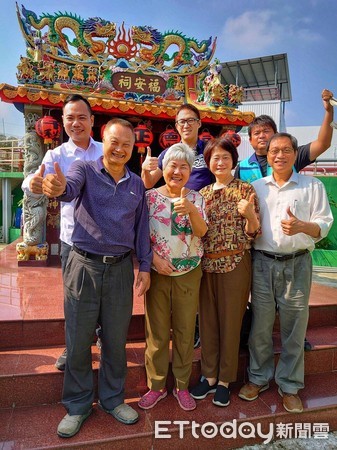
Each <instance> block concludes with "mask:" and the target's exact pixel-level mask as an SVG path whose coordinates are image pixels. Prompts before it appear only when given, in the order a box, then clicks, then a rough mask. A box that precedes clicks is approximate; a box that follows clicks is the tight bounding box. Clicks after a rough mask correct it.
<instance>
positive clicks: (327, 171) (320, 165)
mask: <svg viewBox="0 0 337 450" xmlns="http://www.w3.org/2000/svg"><path fill="white" fill-rule="evenodd" d="M301 174H303V175H326V176H337V159H336V158H333V159H318V160H316V161H315V162H314V163H312V164H310V166H306V167H305V168H304V169H302V170H301Z"/></svg>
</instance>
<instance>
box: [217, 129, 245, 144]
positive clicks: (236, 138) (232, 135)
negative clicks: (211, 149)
mask: <svg viewBox="0 0 337 450" xmlns="http://www.w3.org/2000/svg"><path fill="white" fill-rule="evenodd" d="M221 137H224V138H227V139H229V140H231V141H232V143H233V145H234V146H235V147H239V145H240V144H241V136H240V135H239V134H238V133H236V132H235V131H234V130H228V131H225V133H223V134H222V135H221Z"/></svg>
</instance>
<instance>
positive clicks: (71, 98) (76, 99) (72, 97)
mask: <svg viewBox="0 0 337 450" xmlns="http://www.w3.org/2000/svg"><path fill="white" fill-rule="evenodd" d="M79 101H82V102H84V103H85V104H86V105H87V107H88V110H89V113H90V116H92V115H93V112H92V109H91V106H90V103H89V102H88V100H87V99H86V98H85V97H82V95H80V94H71V95H68V97H67V98H66V99H65V100H64V103H63V107H62V111H64V107H65V106H66V105H67V104H68V103H70V102H79Z"/></svg>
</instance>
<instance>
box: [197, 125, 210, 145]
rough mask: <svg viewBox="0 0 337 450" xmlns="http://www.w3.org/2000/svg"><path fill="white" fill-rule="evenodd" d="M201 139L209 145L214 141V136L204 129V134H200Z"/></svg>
mask: <svg viewBox="0 0 337 450" xmlns="http://www.w3.org/2000/svg"><path fill="white" fill-rule="evenodd" d="M199 139H201V140H202V141H204V142H205V144H207V142H208V141H210V140H211V139H213V136H212V135H211V133H210V132H209V131H208V129H207V128H204V129H203V130H202V133H200V134H199Z"/></svg>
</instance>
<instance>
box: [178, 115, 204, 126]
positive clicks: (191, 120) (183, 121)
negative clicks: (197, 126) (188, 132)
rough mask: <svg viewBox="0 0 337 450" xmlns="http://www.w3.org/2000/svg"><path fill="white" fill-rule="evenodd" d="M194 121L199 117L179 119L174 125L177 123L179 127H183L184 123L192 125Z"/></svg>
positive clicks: (197, 120)
mask: <svg viewBox="0 0 337 450" xmlns="http://www.w3.org/2000/svg"><path fill="white" fill-rule="evenodd" d="M194 122H199V119H197V118H196V117H190V118H188V119H179V120H176V125H179V126H180V127H183V126H184V125H186V124H187V125H189V126H191V125H193V124H194Z"/></svg>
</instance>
